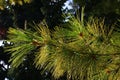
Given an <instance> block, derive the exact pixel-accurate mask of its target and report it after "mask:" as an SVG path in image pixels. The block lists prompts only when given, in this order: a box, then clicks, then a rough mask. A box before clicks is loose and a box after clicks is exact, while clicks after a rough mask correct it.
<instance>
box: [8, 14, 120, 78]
mask: <svg viewBox="0 0 120 80" xmlns="http://www.w3.org/2000/svg"><path fill="white" fill-rule="evenodd" d="M70 17H71V18H70V20H69V21H68V22H67V23H66V25H65V26H64V27H57V26H56V27H55V28H54V31H51V30H49V29H48V26H47V25H46V24H44V23H41V24H39V25H38V26H36V27H35V31H31V30H20V29H13V28H10V29H9V32H8V33H9V35H8V38H9V41H11V42H13V43H14V44H13V46H11V47H8V48H7V51H9V52H10V54H11V58H10V62H11V65H12V68H17V67H18V66H20V64H22V62H23V60H24V59H25V57H26V55H27V54H29V53H30V52H31V51H32V50H35V49H36V48H37V50H36V51H35V52H34V55H35V59H34V64H35V66H36V68H38V69H41V68H43V69H44V70H43V72H44V71H50V72H51V73H52V75H53V76H54V77H55V78H56V79H58V78H60V77H61V76H63V75H65V74H67V79H68V80H70V79H72V80H119V79H120V77H119V75H120V62H119V60H120V41H119V40H120V35H119V34H120V33H119V31H116V32H114V31H113V29H114V26H111V29H109V28H108V27H107V26H105V25H104V20H98V19H91V20H89V21H88V22H86V24H85V25H83V24H82V23H81V21H80V20H78V19H76V18H75V17H73V16H70Z"/></svg>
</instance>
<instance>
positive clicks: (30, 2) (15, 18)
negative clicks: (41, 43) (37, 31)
mask: <svg viewBox="0 0 120 80" xmlns="http://www.w3.org/2000/svg"><path fill="white" fill-rule="evenodd" d="M66 3H67V4H66ZM119 4H120V1H119V0H0V39H7V38H6V35H7V33H6V31H7V30H8V28H9V27H14V28H22V29H29V28H31V27H30V26H31V25H34V23H35V24H39V23H40V22H41V21H43V19H44V20H45V21H46V23H47V25H48V27H49V29H52V30H53V29H54V27H55V26H61V27H62V25H63V24H64V23H65V22H66V21H67V20H68V19H69V16H67V17H65V16H63V15H66V14H69V13H70V14H72V15H75V16H76V17H79V18H81V10H82V7H85V10H84V14H83V17H84V21H89V20H90V19H91V17H93V18H94V17H98V18H99V19H101V18H104V22H105V25H107V26H108V25H113V24H116V26H117V27H116V29H114V30H115V31H116V30H117V31H118V29H119V21H118V20H119V19H120V5H119ZM65 5H69V7H65ZM118 32H119V31H118ZM0 50H1V51H0V56H1V57H0V61H3V62H1V63H0V78H1V79H0V80H4V79H5V78H7V77H9V75H7V72H8V69H9V62H8V60H9V57H10V55H8V54H7V53H4V49H3V47H1V49H0ZM2 53H4V54H2ZM31 60H32V59H31V58H30V57H28V59H27V60H25V62H24V63H23V64H22V67H19V68H18V69H16V70H15V72H14V73H17V74H13V73H11V74H12V78H14V79H15V80H18V78H19V79H20V78H22V79H20V80H33V78H34V76H37V78H38V79H41V77H42V80H45V79H48V80H53V77H52V76H51V73H49V72H48V73H49V74H47V75H46V73H45V74H44V75H41V73H39V72H40V71H39V70H37V69H36V68H35V67H34V66H33V65H31V63H32V62H33V61H31ZM27 61H28V62H27ZM30 62H31V63H30ZM3 64H4V65H5V64H6V65H7V66H8V68H7V69H6V70H4V66H3ZM26 67H27V68H28V69H26ZM25 69H26V70H25ZM34 72H36V73H34ZM37 72H38V73H39V75H41V76H38V73H37ZM28 73H30V74H29V75H28ZM32 73H34V74H32ZM26 75H27V77H26ZM21 76H23V77H21ZM31 77H33V78H31ZM23 78H24V79H23ZM28 78H29V79H28ZM37 78H36V80H38V79H37ZM9 79H10V77H9ZM60 79H61V80H64V79H65V80H66V74H65V76H63V77H61V78H60Z"/></svg>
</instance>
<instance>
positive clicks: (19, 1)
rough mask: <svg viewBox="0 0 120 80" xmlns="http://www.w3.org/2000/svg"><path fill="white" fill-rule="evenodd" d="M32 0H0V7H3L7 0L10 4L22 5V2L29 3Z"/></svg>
mask: <svg viewBox="0 0 120 80" xmlns="http://www.w3.org/2000/svg"><path fill="white" fill-rule="evenodd" d="M31 1H32V0H8V1H6V0H0V9H4V8H5V5H6V3H7V2H8V3H9V4H11V5H15V4H19V5H23V3H30V2H31Z"/></svg>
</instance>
